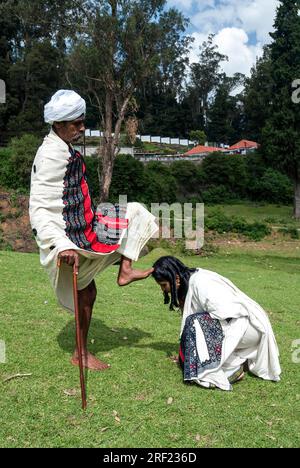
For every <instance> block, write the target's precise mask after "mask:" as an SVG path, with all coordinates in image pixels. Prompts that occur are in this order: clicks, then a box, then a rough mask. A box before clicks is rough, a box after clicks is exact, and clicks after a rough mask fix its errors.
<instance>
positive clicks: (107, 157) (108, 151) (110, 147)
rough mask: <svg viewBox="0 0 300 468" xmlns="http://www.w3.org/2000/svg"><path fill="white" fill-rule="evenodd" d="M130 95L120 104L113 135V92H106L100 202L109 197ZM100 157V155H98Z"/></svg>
mask: <svg viewBox="0 0 300 468" xmlns="http://www.w3.org/2000/svg"><path fill="white" fill-rule="evenodd" d="M130 97H131V95H130V96H127V97H126V98H125V99H124V102H123V103H122V105H121V108H120V111H119V116H118V120H117V122H116V124H115V129H114V136H112V133H113V100H114V98H113V94H112V93H107V95H106V105H105V120H106V121H105V137H104V145H103V151H102V169H101V177H100V203H103V202H106V201H107V200H108V198H109V189H110V185H111V181H112V175H113V169H114V163H115V158H116V155H117V152H118V151H117V150H118V147H119V139H120V133H121V126H122V123H123V121H124V118H125V113H126V109H127V107H128V103H129V101H130ZM100 157H101V156H100Z"/></svg>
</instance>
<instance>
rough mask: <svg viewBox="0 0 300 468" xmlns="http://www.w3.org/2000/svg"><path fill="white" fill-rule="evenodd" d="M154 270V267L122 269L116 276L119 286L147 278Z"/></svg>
mask: <svg viewBox="0 0 300 468" xmlns="http://www.w3.org/2000/svg"><path fill="white" fill-rule="evenodd" d="M153 272H154V268H150V269H149V270H144V271H143V270H132V269H126V270H125V269H123V270H122V271H121V272H120V274H119V278H118V285H119V286H127V285H128V284H130V283H133V282H134V281H139V280H143V279H146V278H148V277H149V276H150V275H152V273H153Z"/></svg>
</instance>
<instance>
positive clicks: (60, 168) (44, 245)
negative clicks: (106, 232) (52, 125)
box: [29, 130, 158, 311]
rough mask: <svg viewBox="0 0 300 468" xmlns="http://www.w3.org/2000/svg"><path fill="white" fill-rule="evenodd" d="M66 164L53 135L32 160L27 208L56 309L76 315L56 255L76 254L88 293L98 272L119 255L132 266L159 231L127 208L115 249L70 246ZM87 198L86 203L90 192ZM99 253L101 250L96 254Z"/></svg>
mask: <svg viewBox="0 0 300 468" xmlns="http://www.w3.org/2000/svg"><path fill="white" fill-rule="evenodd" d="M69 160H70V148H69V146H68V145H67V144H66V143H65V142H64V141H63V140H61V138H59V137H58V136H57V135H56V133H55V132H54V131H53V130H51V132H50V134H49V135H48V136H47V137H46V138H45V139H44V142H43V144H42V146H41V147H40V148H39V150H38V152H37V155H36V157H35V160H34V163H33V167H32V175H31V192H30V203H29V214H30V222H31V226H32V229H33V232H34V234H35V238H36V241H37V244H38V246H39V249H40V261H41V264H42V265H43V266H44V267H45V269H46V271H47V273H48V275H49V278H50V281H51V285H52V287H53V288H54V290H55V292H56V295H57V298H58V300H59V302H60V304H61V305H62V306H63V307H65V308H66V309H68V310H70V311H74V304H73V294H72V269H71V268H70V267H69V266H67V265H66V264H62V266H61V268H60V269H59V268H58V267H57V259H58V254H59V253H60V252H62V251H64V250H70V249H71V250H76V251H77V252H78V253H79V254H80V267H79V275H78V288H79V290H82V289H84V288H86V287H87V286H88V285H89V284H90V283H91V281H92V280H93V279H94V277H95V276H96V274H97V273H99V272H101V271H103V270H104V269H105V268H107V267H108V266H109V265H112V264H113V263H116V262H117V261H118V260H119V259H120V258H121V255H124V256H126V257H127V258H129V259H131V260H133V261H136V260H138V258H139V254H140V252H141V250H142V248H143V247H144V246H145V244H146V243H147V242H148V240H149V239H150V238H151V237H152V236H154V234H155V233H156V232H157V230H158V226H157V224H156V222H155V217H154V216H153V215H152V214H151V213H149V212H148V211H147V210H146V209H145V208H144V207H143V206H142V205H140V204H139V203H128V205H127V212H126V218H127V219H128V229H127V230H125V231H124V233H123V236H122V237H121V239H120V245H118V246H117V247H116V248H117V250H112V251H107V252H103V251H90V250H85V249H82V248H80V247H79V246H78V245H76V244H75V243H73V242H72V241H71V240H70V238H69V237H68V236H67V233H66V219H65V218H64V216H63V210H64V201H63V192H64V188H65V187H64V178H65V174H66V169H67V166H68V164H69ZM87 198H88V199H90V197H89V193H87ZM99 250H100V249H99Z"/></svg>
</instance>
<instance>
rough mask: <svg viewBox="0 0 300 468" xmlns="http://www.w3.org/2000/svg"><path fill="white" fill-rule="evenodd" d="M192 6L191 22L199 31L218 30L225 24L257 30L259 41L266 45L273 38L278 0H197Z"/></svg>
mask: <svg viewBox="0 0 300 468" xmlns="http://www.w3.org/2000/svg"><path fill="white" fill-rule="evenodd" d="M193 5H194V8H193V14H192V16H191V22H192V25H193V26H194V27H195V28H196V29H197V30H198V31H201V32H203V31H210V32H214V33H217V32H219V31H220V29H223V28H224V27H237V28H242V29H244V30H245V31H246V32H247V33H248V34H249V33H256V36H257V40H258V41H259V42H262V43H263V44H265V43H266V42H269V41H270V37H269V32H270V31H272V30H273V24H274V19H275V12H276V7H277V6H278V5H279V0H221V1H219V2H217V1H216V0H215V1H207V0H204V1H203V0H196V1H195V2H194V4H193Z"/></svg>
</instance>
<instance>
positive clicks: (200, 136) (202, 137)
mask: <svg viewBox="0 0 300 468" xmlns="http://www.w3.org/2000/svg"><path fill="white" fill-rule="evenodd" d="M189 138H190V140H192V141H195V142H196V143H197V145H204V144H205V143H206V139H207V137H206V134H205V132H204V131H203V130H192V131H191V132H190V134H189Z"/></svg>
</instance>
